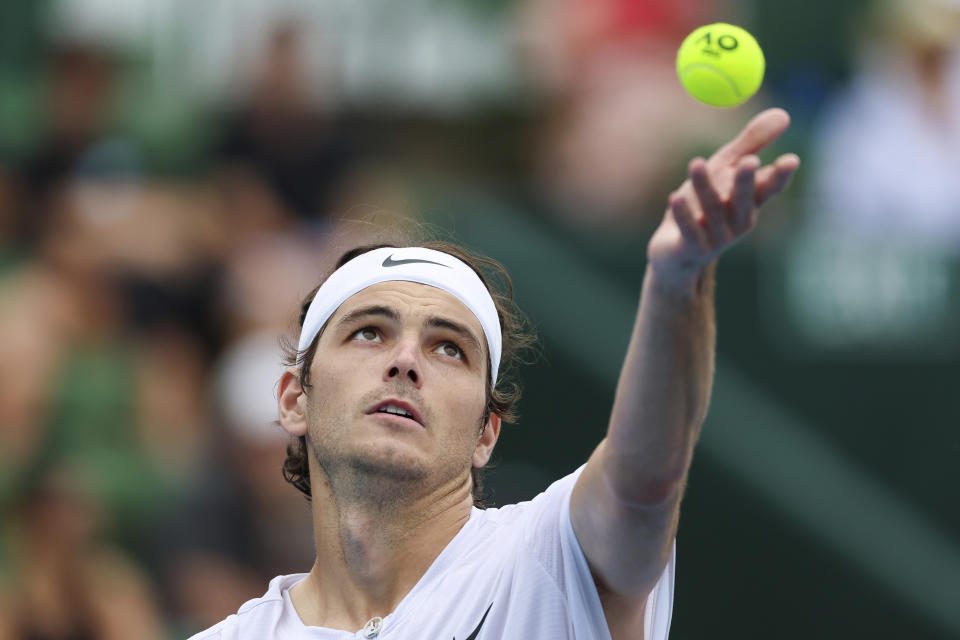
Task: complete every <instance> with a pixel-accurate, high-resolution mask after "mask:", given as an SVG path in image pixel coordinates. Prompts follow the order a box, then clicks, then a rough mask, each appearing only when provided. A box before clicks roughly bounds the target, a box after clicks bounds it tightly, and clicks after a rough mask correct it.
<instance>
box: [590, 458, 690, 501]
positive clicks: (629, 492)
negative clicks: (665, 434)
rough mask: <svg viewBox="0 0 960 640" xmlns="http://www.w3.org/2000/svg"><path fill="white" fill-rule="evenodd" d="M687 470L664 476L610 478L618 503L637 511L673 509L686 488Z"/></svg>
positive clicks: (638, 475)
mask: <svg viewBox="0 0 960 640" xmlns="http://www.w3.org/2000/svg"><path fill="white" fill-rule="evenodd" d="M686 477H687V474H686V468H684V469H683V470H682V471H678V472H668V473H663V474H644V473H634V474H628V475H626V476H620V477H608V482H609V483H610V488H611V491H612V493H613V495H614V497H615V498H616V500H617V502H618V503H620V504H621V505H622V506H624V507H629V508H635V509H656V508H660V507H673V506H674V505H676V503H678V502H679V501H680V498H681V497H682V496H683V491H684V489H685V487H686Z"/></svg>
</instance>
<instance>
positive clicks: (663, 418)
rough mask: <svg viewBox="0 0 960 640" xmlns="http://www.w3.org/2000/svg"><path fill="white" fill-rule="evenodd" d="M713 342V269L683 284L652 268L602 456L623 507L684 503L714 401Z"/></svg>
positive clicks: (609, 478)
mask: <svg viewBox="0 0 960 640" xmlns="http://www.w3.org/2000/svg"><path fill="white" fill-rule="evenodd" d="M715 343H716V327H715V322H714V266H713V264H711V265H710V266H708V267H707V268H706V269H704V270H703V271H702V272H700V273H699V274H698V276H697V277H695V278H692V279H691V280H689V281H686V282H678V281H676V280H674V281H670V282H668V281H665V280H664V279H663V278H662V277H661V276H660V275H659V274H657V273H656V272H655V271H654V270H653V269H652V268H648V269H647V273H646V275H645V277H644V283H643V290H642V294H641V298H640V309H639V311H638V313H637V318H636V322H635V325H634V329H633V335H632V337H631V339H630V346H629V348H628V350H627V355H626V360H625V362H624V365H623V369H622V371H621V374H620V381H619V383H618V385H617V393H616V398H615V400H614V406H613V411H612V414H611V417H610V424H609V428H608V432H607V442H606V443H605V444H606V446H604V447H603V449H602V450H603V455H604V457H605V458H606V459H605V460H604V461H603V467H604V469H605V470H606V473H607V481H608V482H609V483H610V486H611V488H612V489H613V491H614V493H615V494H616V495H617V497H618V498H619V499H620V500H622V501H624V502H626V503H628V504H636V505H651V504H658V503H661V502H663V501H664V500H668V499H670V498H671V497H673V498H676V499H679V497H680V495H679V494H680V493H681V492H682V489H683V484H684V482H685V479H686V474H687V470H688V469H689V466H690V461H691V459H692V456H693V446H694V444H695V443H696V440H697V437H698V435H699V431H700V426H701V425H702V423H703V420H704V418H705V417H706V413H707V407H708V405H709V401H710V388H711V385H712V381H713V369H714V347H715Z"/></svg>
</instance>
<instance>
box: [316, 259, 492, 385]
mask: <svg viewBox="0 0 960 640" xmlns="http://www.w3.org/2000/svg"><path fill="white" fill-rule="evenodd" d="M395 280H403V281H406V282H419V283H421V284H427V285H430V286H431V287H437V288H438V289H443V290H444V291H446V292H447V293H450V294H452V295H454V296H456V297H457V299H458V300H460V302H462V303H463V304H464V306H466V307H467V309H469V310H470V311H471V312H473V315H475V316H476V317H477V320H479V321H480V326H482V327H483V333H484V335H485V336H486V338H487V350H488V351H489V352H490V379H491V384H492V385H493V386H496V384H497V371H498V370H499V368H500V352H501V350H502V348H503V347H502V343H501V336H500V319H499V317H498V316H497V307H496V306H495V305H494V304H493V298H491V297H490V292H489V291H487V288H486V286H484V284H483V282H481V281H480V278H479V277H478V276H477V274H476V273H474V271H473V269H471V268H470V267H468V266H467V265H466V264H465V263H464V262H462V261H460V260H458V259H457V258H454V257H453V256H451V255H450V254H448V253H443V252H442V251H434V250H433V249H424V248H422V247H404V248H401V249H397V248H393V247H385V248H383V249H374V250H373V251H368V252H366V253H363V254H361V255H359V256H357V257H356V258H354V259H353V260H351V261H349V262H348V263H346V264H345V265H343V266H342V267H340V268H339V269H337V270H336V271H334V272H333V274H331V276H330V277H329V278H327V280H326V282H324V283H323V285H321V287H320V289H319V290H318V291H317V295H315V296H314V298H313V301H312V302H311V303H310V308H309V309H307V316H306V317H305V318H304V320H303V328H302V329H301V331H300V344H299V346H298V348H299V350H300V352H301V353H302V352H304V351H306V350H307V349H309V348H310V345H311V344H312V343H313V339H314V338H316V337H317V334H318V333H319V332H320V329H321V328H322V327H323V325H324V324H326V322H327V320H329V319H330V316H332V315H333V314H334V312H336V310H337V309H339V308H340V305H342V304H343V303H344V302H346V300H347V298H349V297H350V296H352V295H353V294H355V293H357V292H359V291H362V290H363V289H366V288H367V287H369V286H372V285H375V284H378V283H380V282H392V281H395Z"/></svg>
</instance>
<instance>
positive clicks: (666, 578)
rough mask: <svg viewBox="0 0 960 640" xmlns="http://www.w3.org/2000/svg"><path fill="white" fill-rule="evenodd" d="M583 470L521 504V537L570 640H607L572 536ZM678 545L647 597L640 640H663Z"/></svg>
mask: <svg viewBox="0 0 960 640" xmlns="http://www.w3.org/2000/svg"><path fill="white" fill-rule="evenodd" d="M584 466H586V465H583V466H581V467H580V468H578V469H577V470H576V471H574V472H573V473H571V474H570V475H568V476H565V477H563V478H561V479H560V480H557V481H556V482H554V483H553V484H552V485H550V486H549V487H548V488H547V490H546V491H544V492H543V493H541V494H540V495H538V496H537V497H536V498H534V499H533V500H532V501H531V502H530V503H528V504H527V505H526V507H527V513H525V514H524V517H523V520H524V526H523V536H524V541H525V543H526V546H527V547H528V549H530V550H531V551H532V553H533V554H534V555H535V556H536V558H537V560H538V561H539V563H540V564H541V566H543V568H544V569H545V570H546V571H547V573H549V574H550V575H551V577H552V578H553V579H554V581H555V582H556V584H557V586H558V587H559V588H560V590H561V591H562V592H563V594H564V597H565V599H566V603H567V608H568V611H569V614H570V617H571V620H572V623H573V633H574V637H575V638H609V637H610V631H609V629H608V627H607V622H606V618H605V617H604V615H603V606H602V604H601V602H600V595H599V594H598V593H597V587H596V584H595V583H594V581H593V576H592V575H591V574H590V566H589V565H588V563H587V558H586V556H585V555H584V553H583V549H581V547H580V543H579V541H578V540H577V536H576V534H575V533H574V531H573V523H572V522H571V520H570V496H571V495H572V494H573V486H574V484H576V481H577V478H579V477H580V473H581V472H582V471H583V468H584ZM676 554H677V546H676V540H674V542H673V551H672V552H671V554H670V559H669V561H668V562H667V565H666V566H665V567H664V569H663V573H662V574H661V576H660V579H659V580H658V581H657V583H656V585H654V587H653V589H652V590H651V592H650V595H649V596H648V597H647V604H646V609H645V612H644V640H666V638H667V636H668V635H669V632H670V620H671V617H672V614H673V585H674V579H675V573H676V572H675V567H676Z"/></svg>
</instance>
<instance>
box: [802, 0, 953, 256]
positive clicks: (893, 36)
mask: <svg viewBox="0 0 960 640" xmlns="http://www.w3.org/2000/svg"><path fill="white" fill-rule="evenodd" d="M868 24H869V25H870V26H871V28H869V29H868V35H867V37H866V39H865V41H864V42H862V46H861V47H860V50H859V52H858V53H859V56H858V70H857V72H856V74H855V76H854V77H853V78H852V80H851V81H850V84H849V86H848V87H846V88H845V89H844V90H843V91H842V92H840V93H839V95H837V96H836V97H835V99H834V101H833V104H832V105H831V106H830V107H829V108H828V109H827V111H826V112H825V114H824V116H823V119H822V122H821V124H820V126H819V131H818V132H817V133H816V141H815V144H814V149H813V151H814V153H813V156H814V157H813V161H812V162H811V163H810V166H811V167H812V171H814V175H813V177H812V186H811V193H810V200H811V207H812V214H813V222H815V223H818V224H823V225H825V226H826V227H827V229H835V230H839V231H845V232H846V234H845V235H846V236H847V237H850V238H859V239H861V240H864V241H867V242H872V243H881V244H887V245H901V246H903V247H904V248H910V247H915V248H919V249H939V250H943V251H947V252H953V253H956V252H958V251H960V179H958V177H957V176H958V175H960V153H958V152H957V149H960V4H958V3H957V2H954V1H953V0H880V1H878V2H876V3H875V5H874V7H873V14H872V16H871V20H870V21H868Z"/></svg>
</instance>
